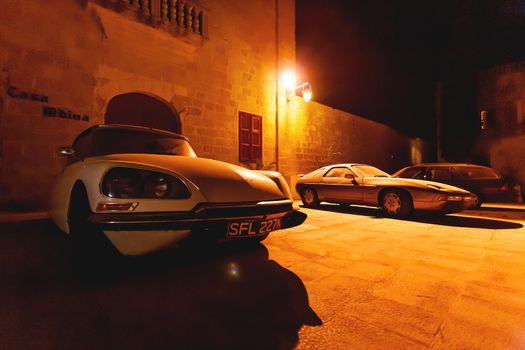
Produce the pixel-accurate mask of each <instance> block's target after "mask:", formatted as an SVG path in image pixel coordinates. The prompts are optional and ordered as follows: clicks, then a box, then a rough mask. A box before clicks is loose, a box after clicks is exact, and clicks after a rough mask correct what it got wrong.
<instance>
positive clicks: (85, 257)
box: [68, 183, 119, 270]
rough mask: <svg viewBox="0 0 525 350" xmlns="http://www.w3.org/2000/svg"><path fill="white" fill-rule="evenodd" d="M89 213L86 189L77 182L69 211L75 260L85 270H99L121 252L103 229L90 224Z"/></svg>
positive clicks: (70, 232)
mask: <svg viewBox="0 0 525 350" xmlns="http://www.w3.org/2000/svg"><path fill="white" fill-rule="evenodd" d="M89 215H91V208H90V206H89V201H88V197H87V193H86V189H85V187H84V185H82V184H81V183H77V184H76V185H75V186H74V188H73V191H72V193H71V199H70V202H69V212H68V224H69V234H70V237H71V244H72V250H73V262H74V263H75V265H77V267H79V268H82V269H83V270H86V269H88V270H92V269H96V270H98V268H99V267H100V268H104V266H103V265H105V264H106V263H108V262H109V260H111V259H113V258H115V257H116V256H118V255H119V254H118V252H117V250H116V249H115V248H114V247H113V245H112V244H111V242H110V241H109V240H108V239H107V238H106V236H105V235H104V234H103V233H102V231H101V230H96V229H94V228H93V227H91V226H90V225H89V223H88V218H89ZM106 267H107V266H106Z"/></svg>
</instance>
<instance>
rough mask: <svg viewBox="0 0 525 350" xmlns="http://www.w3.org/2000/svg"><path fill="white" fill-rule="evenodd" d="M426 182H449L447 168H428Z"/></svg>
mask: <svg viewBox="0 0 525 350" xmlns="http://www.w3.org/2000/svg"><path fill="white" fill-rule="evenodd" d="M427 180H432V181H438V182H439V181H443V180H450V173H449V171H448V168H447V167H437V168H429V169H428V170H427Z"/></svg>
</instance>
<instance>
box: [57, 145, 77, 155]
mask: <svg viewBox="0 0 525 350" xmlns="http://www.w3.org/2000/svg"><path fill="white" fill-rule="evenodd" d="M58 155H59V156H61V157H72V156H74V155H75V149H74V148H73V147H65V146H63V147H60V148H59V149H58Z"/></svg>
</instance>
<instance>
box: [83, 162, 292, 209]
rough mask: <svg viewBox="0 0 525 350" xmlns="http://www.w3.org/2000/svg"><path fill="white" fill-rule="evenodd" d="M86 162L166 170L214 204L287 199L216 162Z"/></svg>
mask: <svg viewBox="0 0 525 350" xmlns="http://www.w3.org/2000/svg"><path fill="white" fill-rule="evenodd" d="M86 162H97V163H98V162H108V163H112V164H114V165H115V166H117V164H118V165H119V166H126V165H131V166H133V165H135V166H139V167H148V168H157V169H158V170H159V171H163V170H165V171H168V172H171V173H174V174H176V175H180V176H182V177H184V178H186V179H187V180H188V181H190V182H192V183H193V184H194V185H195V186H196V187H197V188H198V189H199V191H200V192H201V194H202V195H203V196H204V197H205V198H206V199H207V200H208V201H209V202H214V203H220V202H253V201H265V200H279V199H284V198H285V197H284V195H283V193H282V192H281V191H280V190H279V188H278V187H277V185H276V184H275V183H274V182H273V181H272V180H271V179H269V178H268V177H266V176H264V175H262V174H259V173H256V172H254V171H252V170H249V169H246V168H243V167H240V166H237V165H234V164H230V163H225V162H221V161H217V160H213V159H207V158H196V157H183V156H173V155H158V154H112V155H106V156H100V157H93V158H89V159H86ZM119 163H121V164H119ZM108 165H109V164H108Z"/></svg>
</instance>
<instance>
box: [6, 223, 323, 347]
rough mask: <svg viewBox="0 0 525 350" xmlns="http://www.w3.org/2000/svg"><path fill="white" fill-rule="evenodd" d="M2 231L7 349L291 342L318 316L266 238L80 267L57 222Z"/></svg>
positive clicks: (283, 344)
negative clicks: (274, 258)
mask: <svg viewBox="0 0 525 350" xmlns="http://www.w3.org/2000/svg"><path fill="white" fill-rule="evenodd" d="M2 231H3V232H2V234H1V235H0V243H1V244H0V253H1V254H0V277H1V278H2V280H3V284H4V285H5V286H7V288H2V290H0V298H1V299H2V300H3V301H4V306H3V307H2V310H0V316H1V317H0V339H3V340H2V343H3V345H4V346H7V348H10V349H19V348H20V349H22V348H25V349H145V348H151V349H168V348H169V349H175V348H176V349H195V348H198V349H293V348H294V347H295V346H296V345H297V342H298V331H299V329H300V327H301V326H302V325H312V326H313V325H321V324H322V321H321V320H320V319H319V317H318V316H317V315H316V314H315V312H314V311H313V310H312V309H311V308H310V306H309V301H308V294H307V291H306V289H305V287H304V284H303V283H302V281H301V280H300V278H299V277H298V276H297V275H295V274H294V273H292V272H291V271H289V270H287V269H285V268H283V267H282V266H280V265H279V264H277V263H276V262H275V261H272V260H269V259H268V250H267V249H266V247H265V246H264V245H263V244H257V245H255V246H252V247H249V248H247V247H239V246H231V245H228V246H226V245H225V246H221V247H208V248H206V249H189V248H187V249H184V250H181V251H170V252H164V253H162V254H156V255H150V256H145V257H140V258H130V259H120V260H118V261H119V263H118V264H117V263H115V264H114V265H108V266H106V268H105V269H104V268H103V267H101V266H97V267H96V269H94V270H92V271H91V273H86V271H83V272H82V273H80V272H79V271H78V270H77V269H76V268H75V267H74V265H73V264H72V261H73V256H72V254H73V253H72V251H71V249H70V244H69V239H68V237H67V236H65V235H63V234H62V233H61V232H59V231H58V230H57V229H56V228H55V227H54V226H53V224H52V223H50V222H48V221H43V222H40V223H38V224H37V223H32V224H27V223H26V224H13V225H7V226H2ZM93 257H94V258H95V261H96V258H97V255H96V252H95V253H94V255H93ZM116 261H117V260H115V262H116ZM95 265H96V264H95ZM117 266H118V267H117ZM99 268H102V270H99V271H98V272H97V269H99ZM6 304H7V305H6Z"/></svg>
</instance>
